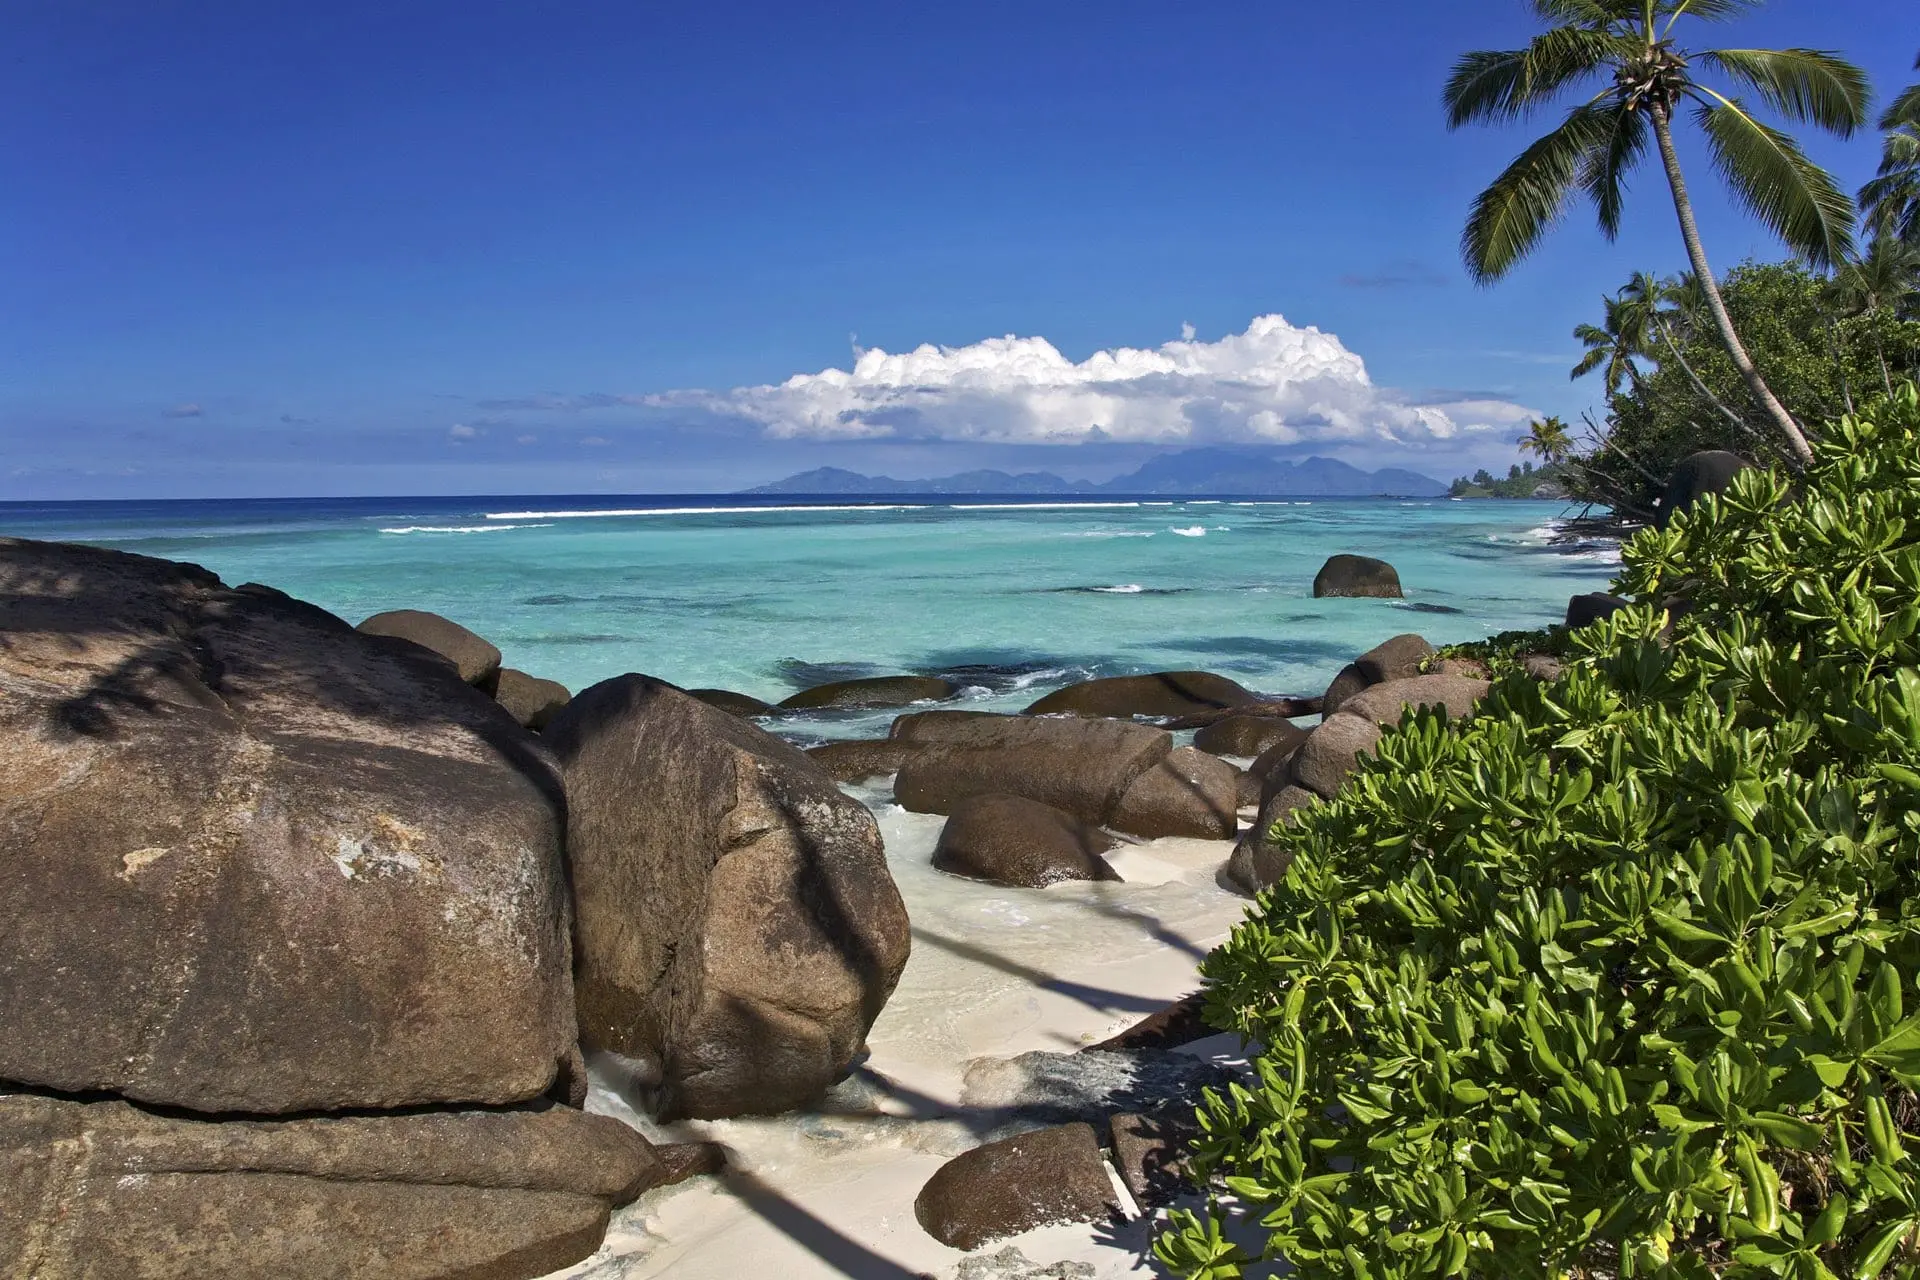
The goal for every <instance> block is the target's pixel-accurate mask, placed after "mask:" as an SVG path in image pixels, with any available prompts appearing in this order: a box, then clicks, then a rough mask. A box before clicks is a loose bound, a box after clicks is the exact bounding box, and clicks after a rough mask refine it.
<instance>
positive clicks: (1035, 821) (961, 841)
mask: <svg viewBox="0 0 1920 1280" xmlns="http://www.w3.org/2000/svg"><path fill="white" fill-rule="evenodd" d="M1117 843H1119V842H1118V841H1116V840H1115V839H1114V838H1113V837H1112V836H1110V835H1108V834H1107V833H1106V832H1104V831H1102V830H1100V828H1098V827H1096V826H1093V825H1092V824H1090V823H1086V822H1082V821H1080V819H1078V818H1076V817H1074V816H1073V815H1072V814H1068V813H1062V812H1061V811H1060V810H1058V809H1056V808H1054V807H1053V806H1052V805H1045V804H1041V803H1040V802H1039V801H1037V800H1027V799H1023V798H1021V797H1020V796H1007V795H984V796H974V797H972V798H970V799H967V800H963V801H961V802H960V803H959V804H958V805H956V806H954V810H953V816H952V817H950V818H948V819H947V825H946V826H945V827H943V828H941V830H940V842H939V843H938V844H937V845H936V846H935V847H934V850H933V865H934V866H936V867H938V868H939V869H940V870H942V871H945V872H948V873H949V874H952V875H956V876H966V877H968V878H969V879H973V880H987V881H991V882H992V883H994V884H1004V885H1008V886H1011V887H1014V888H1024V889H1040V888H1045V887H1046V886H1047V885H1050V884H1058V883H1059V882H1060V881H1062V880H1118V879H1119V878H1120V875H1119V873H1118V872H1116V871H1115V870H1114V869H1113V868H1112V867H1111V866H1109V865H1108V864H1107V860H1106V859H1105V858H1103V857H1101V856H1100V855H1101V854H1103V853H1105V852H1106V851H1107V850H1109V849H1111V848H1113V847H1114V845H1115V844H1117Z"/></svg>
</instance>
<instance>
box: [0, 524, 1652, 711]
mask: <svg viewBox="0 0 1920 1280" xmlns="http://www.w3.org/2000/svg"><path fill="white" fill-rule="evenodd" d="M1561 514H1562V507H1561V506H1560V504H1557V503H1536V502H1494V501H1481V502H1453V501H1447V500H1433V501H1401V500H1377V499H1375V500H1330V499H1316V500H1311V501H1292V502H1288V501H1278V500H1261V501H1250V500H1234V499H1224V500H1218V501H1205V500H1167V499H1141V500H1138V501H1120V500H1107V501H1102V502H1074V501H1071V500H1034V499H1020V498H1009V499H989V498H965V499H951V500H949V499H928V498H925V497H913V498H903V499H899V500H897V501H892V502H889V501H886V500H869V499H865V498H862V499H858V500H844V499H843V500H820V501H807V500H795V499H791V498H781V499H759V498H738V497H716V496H713V495H698V496H693V497H684V496H683V497H673V496H669V497H620V498H609V497H606V496H604V495H594V496H588V497H554V496H551V495H549V496H543V497H481V498H474V497H462V498H365V499H302V500H291V499H262V500H248V501H234V500H219V501H213V500H209V501H170V502H158V501H156V502H100V503H44V504H37V503H11V504H0V533H5V534H10V535H14V536H21V537H32V538H50V539H61V540H69V541H80V542H89V543H95V544H98V545H102V546H110V547H115V548H118V549H121V550H125V551H133V552H139V553H141V554H144V555H153V556H163V557H167V558H170V559H177V560H190V561H193V562H195V563H198V564H201V565H203V566H205V567H206V568H208V569H211V570H213V571H214V572H215V573H218V574H219V575H220V576H221V577H222V578H224V579H225V580H226V581H228V582H229V583H234V584H237V583H241V582H264V583H268V584H270V585H272V586H275V587H278V588H280V589H282V590H284V591H287V592H289V593H291V594H293V595H295V596H299V597H301V598H303V599H306V600H310V601H312V602H314V603H316V604H319V605H321V606H323V607H324V608H327V609H329V610H332V611H333V612H335V613H337V614H339V615H340V616H341V617H343V618H346V619H347V620H348V621H351V622H358V621H359V620H360V619H361V618H364V617H366V616H367V615H369V614H372V613H377V612H380V611H381V610H385V609H394V608H418V609H430V610H433V611H435V612H437V613H442V614H445V615H446V616H448V617H450V618H453V619H455V620H457V621H459V622H461V623H464V624H465V625H467V626H469V627H471V628H473V629H474V630H475V631H478V632H480V633H481V634H483V635H485V636H487V637H488V638H489V639H491V640H493V641H494V642H495V643H496V644H498V645H499V646H500V648H501V650H502V651H503V652H504V653H505V655H506V661H507V663H508V664H509V665H511V666H516V667H520V668H522V669H524V670H527V671H530V672H533V673H534V674H536V675H541V676H546V677H549V678H551V679H556V680H559V681H561V682H563V683H565V684H566V685H568V686H569V687H571V688H573V689H576V690H578V689H580V688H583V687H585V686H586V685H589V684H592V683H593V682H595V681H597V680H601V679H604V678H606V677H608V676H612V675H617V674H620V673H622V672H626V671H643V672H646V673H648V674H651V675H655V676H659V677H661V678H663V679H666V680H670V681H673V682H674V683H676V684H680V685H682V686H685V687H698V686H722V687H727V688H733V689H738V690H740V691H742V692H744V693H750V694H754V695H756V696H759V697H762V698H766V699H768V700H770V701H777V700H778V699H779V698H782V697H784V696H786V695H787V694H789V693H792V692H794V691H795V690H797V689H799V688H802V687H804V686H806V685H808V684H813V683H818V682H820V681H822V680H828V679H835V678H841V677H847V676H858V675H874V674H886V673H894V672H901V671H915V672H929V673H936V674H939V673H944V674H950V675H952V676H954V677H955V678H957V679H959V680H960V681H961V682H962V683H963V684H965V685H967V686H969V689H970V692H969V695H968V696H969V699H970V700H971V704H972V705H978V706H982V707H992V708H999V709H1013V708H1015V707H1018V706H1022V705H1025V703H1027V702H1028V701H1031V700H1032V699H1033V698H1035V697H1038V696H1039V695H1040V694H1041V693H1043V692H1045V691H1046V690H1048V689H1051V688H1055V687H1058V686H1059V685H1061V684H1064V683H1067V682H1069V681H1072V680H1077V679H1084V678H1087V677H1090V676H1096V675H1114V674H1123V673H1129V672H1139V671H1151V670H1164V669H1171V668H1203V669H1207V670H1213V671H1219V672H1222V673H1224V674H1227V675H1230V676H1232V677H1234V678H1235V679H1237V680H1239V681H1240V682H1241V683H1243V684H1246V685H1248V686H1249V687H1252V688H1254V689H1257V690H1260V691H1263V692H1270V693H1303V692H1304V693H1314V692H1318V691H1319V690H1320V689H1321V688H1323V687H1325V684H1326V682H1327V680H1328V679H1329V678H1331V676H1332V675H1333V673H1334V672H1335V671H1337V670H1338V669H1339V668H1340V666H1341V665H1342V664H1344V663H1345V662H1347V661H1348V660H1349V659H1351V658H1352V657H1353V655H1354V654H1356V653H1358V652H1360V651H1361V650H1364V649H1366V648H1368V647H1370V646H1371V645H1373V644H1375V643H1377V642H1378V641H1380V640H1382V639H1384V638H1385V637H1387V636H1389V635H1393V634H1395V633H1397V632H1402V631H1418V632H1420V633H1421V634H1423V635H1425V636H1427V637H1428V638H1429V639H1431V640H1433V641H1434V642H1436V643H1444V642H1447V641H1456V640H1465V639H1473V638H1477V637H1480V636H1484V635H1487V634H1489V633H1491V632H1495V631H1502V630H1506V629H1509V628H1514V627H1531V626H1539V625H1542V624H1545V623H1548V622H1552V621H1557V620H1558V619H1559V617H1560V616H1561V614H1562V613H1563V611H1564V610H1565V607H1566V601H1567V597H1568V596H1569V595H1572V594H1574V593H1577V592H1582V591H1592V590H1598V589H1601V588H1603V587H1604V586H1605V585H1606V582H1607V580H1608V578H1609V577H1610V576H1611V574H1612V573H1613V572H1614V568H1615V566H1616V564H1617V560H1618V557H1617V554H1616V553H1615V551H1614V549H1613V548H1612V547H1611V546H1610V545H1608V544H1588V545H1582V546H1575V547H1571V548H1569V547H1557V546H1552V545H1549V542H1548V538H1549V536H1550V535H1551V534H1552V533H1553V532H1554V521H1555V519H1556V517H1558V516H1559V515H1561ZM1342 551H1346V552H1357V553H1360V554H1364V555H1375V556H1380V557H1382V558H1384V559H1386V560H1389V561H1391V562H1392V563H1393V564H1394V565H1395V566H1396V567H1397V568H1398V570H1399V573H1400V578H1401V582H1402V584H1403V586H1404V588H1405V591H1406V597H1407V598H1406V599H1405V600H1404V601H1382V600H1315V599H1313V598H1312V583H1313V576H1314V573H1315V571H1316V570H1317V569H1318V568H1319V567H1320V565H1321V563H1322V562H1323V561H1324V560H1325V559H1326V558H1327V557H1328V556H1329V555H1332V554H1334V553H1336V552H1342ZM794 728H795V729H796V730H798V731H799V733H800V735H801V736H806V734H807V733H808V732H818V733H820V734H824V735H828V736H837V735H839V734H842V733H848V732H865V731H866V730H867V729H868V728H870V725H868V724H866V723H863V718H861V717H846V718H838V719H836V718H834V717H825V718H818V717H816V718H815V719H813V720H810V721H804V722H801V723H800V724H797V725H795V726H794Z"/></svg>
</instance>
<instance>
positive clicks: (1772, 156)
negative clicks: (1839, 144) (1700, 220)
mask: <svg viewBox="0 0 1920 1280" xmlns="http://www.w3.org/2000/svg"><path fill="white" fill-rule="evenodd" d="M1695 92H1697V93H1702V94H1703V95H1704V97H1703V100H1702V101H1701V103H1700V105H1699V107H1698V108H1697V110H1696V113H1695V118H1696V119H1697V120H1698V121H1699V124H1700V128H1701V130H1702V132H1704V133H1705V134H1706V135H1707V143H1708V147H1709V149H1710V150H1711V152H1712V154H1713V164H1714V168H1716V169H1718V170H1719V172H1720V176H1721V177H1722V178H1724V179H1725V180H1726V183H1727V185H1728V186H1729V187H1731V188H1732V189H1733V194H1734V197H1735V198H1736V199H1737V200H1739V202H1740V203H1741V204H1744V205H1745V206H1746V207H1747V208H1748V209H1749V210H1750V211H1751V212H1752V213H1753V215H1754V216H1755V217H1757V218H1759V219H1760V221H1762V222H1764V223H1766V224H1767V226H1768V227H1770V228H1771V229H1772V230H1773V232H1774V234H1775V235H1778V236H1779V237H1780V238H1781V239H1782V240H1783V241H1785V242H1786V245H1787V247H1788V248H1789V249H1791V250H1793V251H1794V252H1795V253H1799V254H1803V255H1804V256H1805V257H1806V259H1807V261H1808V262H1810V263H1812V264H1813V265H1814V266H1816V267H1830V266H1832V265H1833V264H1834V263H1836V262H1839V261H1840V260H1842V259H1843V258H1845V257H1846V256H1847V255H1848V254H1849V253H1851V252H1852V250H1853V217H1854V209H1853V201H1851V200H1849V199H1848V198H1847V195H1846V193H1845V192H1844V191H1842V190H1840V188H1839V186H1838V185H1836V184H1835V182H1834V180H1833V175H1831V174H1829V173H1828V172H1827V171H1826V170H1825V169H1822V168H1821V167H1820V166H1819V165H1817V164H1815V163H1813V161H1811V160H1809V159H1807V156H1806V153H1805V152H1803V151H1801V150H1800V146H1799V144H1798V143H1796V142H1795V141H1794V140H1793V139H1792V138H1790V137H1788V136H1787V135H1786V134H1784V133H1782V132H1780V131H1779V130H1778V129H1774V128H1770V127H1768V126H1767V125H1765V124H1762V123H1761V122H1760V121H1758V120H1756V119H1754V118H1753V116H1752V115H1751V114H1750V113H1749V112H1748V111H1747V109H1746V107H1745V106H1743V105H1742V104H1741V103H1739V102H1737V101H1735V100H1734V99H1731V98H1726V97H1722V96H1721V95H1720V94H1717V93H1714V92H1713V91H1712V90H1701V89H1700V88H1699V87H1698V86H1696V87H1695ZM1706 98H1711V99H1712V101H1706V100H1705V99H1706Z"/></svg>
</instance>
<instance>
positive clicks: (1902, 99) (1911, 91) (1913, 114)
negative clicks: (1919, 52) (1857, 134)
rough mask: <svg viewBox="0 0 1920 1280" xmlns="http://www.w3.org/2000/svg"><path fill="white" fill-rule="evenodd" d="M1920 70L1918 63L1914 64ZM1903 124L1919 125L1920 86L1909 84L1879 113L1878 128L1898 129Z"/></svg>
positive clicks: (1919, 63)
mask: <svg viewBox="0 0 1920 1280" xmlns="http://www.w3.org/2000/svg"><path fill="white" fill-rule="evenodd" d="M1914 66H1915V67H1916V68H1920V62H1916V63H1914ZM1903 124H1915V125H1920V84H1910V85H1908V86H1907V87H1906V88H1904V89H1902V90H1901V91H1900V92H1899V93H1898V94H1896V95H1895V96H1894V99H1893V101H1892V102H1889V103H1888V104H1887V109H1886V110H1885V111H1883V112H1881V113H1880V127H1881V128H1882V129H1883V130H1884V129H1898V128H1899V127H1900V126H1901V125H1903Z"/></svg>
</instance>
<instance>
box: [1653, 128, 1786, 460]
mask: <svg viewBox="0 0 1920 1280" xmlns="http://www.w3.org/2000/svg"><path fill="white" fill-rule="evenodd" d="M1671 110H1672V109H1671V108H1670V107H1668V106H1666V105H1665V104H1664V103H1660V102H1654V103H1652V104H1650V109H1649V111H1648V114H1649V115H1650V116H1652V118H1653V137H1654V142H1655V144H1656V145H1657V146H1658V147H1659V148H1660V161H1661V163H1662V164H1663V165H1664V166H1665V167H1666V170H1667V185H1668V186H1669V187H1671V188H1672V189H1673V211H1674V213H1675V214H1677V215H1678V216H1679V218H1680V238H1681V240H1683V241H1685V242H1686V246H1687V261H1688V263H1690V264H1691V265H1692V267H1693V276H1694V279H1696V280H1698V281H1699V282H1700V292H1701V294H1702V295H1703V297H1704V299H1705V301H1706V304H1707V314H1708V315H1710V316H1712V317H1713V324H1714V327H1715V328H1717V329H1718V330H1720V341H1721V342H1723V343H1725V344H1726V348H1727V357H1728V358H1729V359H1731V360H1732V361H1733V367H1734V369H1735V370H1737V371H1738V372H1739V374H1740V381H1742V382H1744V383H1746V384H1747V392H1748V394H1750V395H1751V396H1752V397H1753V399H1754V403H1755V404H1757V405H1759V406H1760V409H1761V412H1763V413H1765V414H1766V415H1767V417H1769V418H1771V419H1772V420H1773V425H1774V426H1775V427H1777V428H1779V430H1780V434H1781V436H1783V437H1784V438H1785V439H1786V442H1787V447H1788V448H1789V449H1791V450H1792V451H1793V459H1794V461H1795V463H1797V464H1798V465H1799V466H1800V467H1803V468H1804V467H1807V466H1809V465H1811V464H1812V462H1813V448H1812V446H1810V445H1809V444H1808V443H1807V436H1806V433H1805V432H1804V431H1802V430H1801V429H1800V424H1799V423H1798V422H1795V421H1794V420H1793V415H1792V414H1790V413H1788V412H1787V407H1786V406H1785V405H1783V404H1781V403H1780V400H1779V397H1777V396H1775V395H1774V394H1773V388H1771V387H1769V386H1768V385H1767V382H1766V379H1764V378H1762V377H1761V376H1760V370H1758V369H1757V368H1755V367H1754V364H1753V357H1752V356H1750V355H1748V354H1747V347H1746V344H1745V343H1743V342H1741V341H1740V335H1739V333H1738V332H1737V331H1735V329H1734V327H1733V317H1732V316H1730V315H1728V314H1727V303H1726V300H1725V299H1724V298H1722V297H1721V296H1720V286H1719V284H1718V283H1716V282H1715V280H1714V278H1713V268H1712V267H1709V266H1708V265H1707V251H1706V248H1705V246H1703V245H1702V244H1701V243H1700V227H1699V224H1697V223H1696V222H1695V221H1694V220H1693V201H1692V200H1690V199H1688V197H1687V179H1686V176H1685V175H1684V174H1682V173H1681V172H1680V155H1679V153H1678V152H1676V151H1675V150H1674V149H1673V122H1672V120H1671V118H1670V113H1671ZM1727 416H1728V417H1730V418H1732V419H1733V420H1734V421H1735V422H1736V423H1739V424H1740V425H1741V426H1743V427H1744V426H1745V425H1746V424H1745V423H1744V422H1740V418H1739V416H1738V415H1736V414H1732V413H1728V415H1727Z"/></svg>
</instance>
